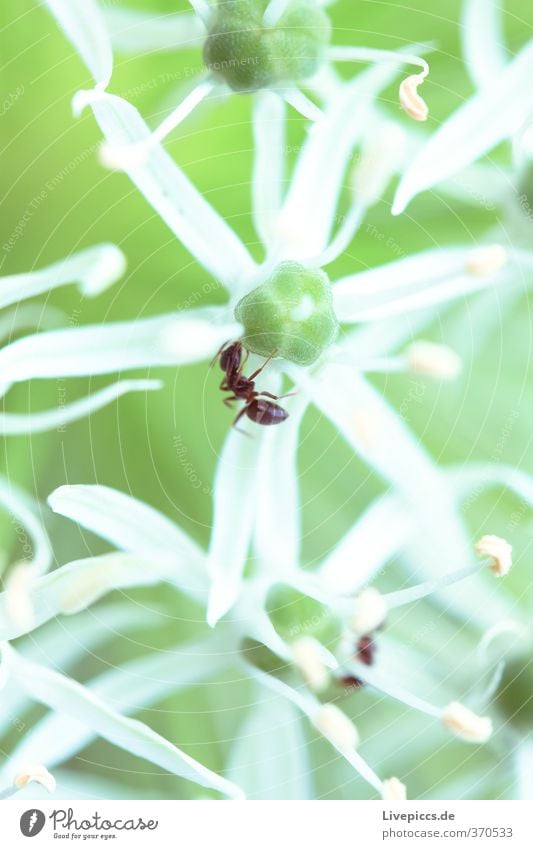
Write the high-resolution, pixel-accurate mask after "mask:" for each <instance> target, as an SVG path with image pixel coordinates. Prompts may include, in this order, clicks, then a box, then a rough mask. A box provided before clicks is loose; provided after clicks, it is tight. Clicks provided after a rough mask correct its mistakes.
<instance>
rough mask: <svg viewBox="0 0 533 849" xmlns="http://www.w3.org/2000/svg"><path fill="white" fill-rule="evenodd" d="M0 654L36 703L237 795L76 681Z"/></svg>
mask: <svg viewBox="0 0 533 849" xmlns="http://www.w3.org/2000/svg"><path fill="white" fill-rule="evenodd" d="M3 654H4V655H6V656H7V661H8V663H9V667H10V673H11V676H12V677H13V678H14V680H15V681H17V683H18V684H19V686H20V687H22V688H23V689H24V690H25V691H26V692H27V693H28V694H29V695H30V696H32V698H34V699H35V700H36V701H39V702H41V703H42V704H45V705H47V706H48V707H49V708H51V709H52V710H56V711H58V712H59V713H61V714H66V715H67V716H73V717H75V718H76V719H77V720H79V721H81V722H83V723H84V724H86V725H88V726H89V727H90V728H93V729H94V730H95V731H96V732H97V733H98V734H99V735H100V736H101V737H103V738H104V739H106V740H108V741H109V742H110V743H112V744H113V745H115V746H118V747H119V748H122V749H125V750H126V751H127V752H130V753H132V754H134V755H137V756H138V757H141V758H144V759H145V760H148V761H150V762H152V763H155V764H157V765H158V766H160V767H162V768H163V769H164V770H168V772H170V773H173V774H175V775H180V776H182V777H184V778H187V779H188V780H189V781H193V782H195V783H197V784H201V785H202V786H204V787H209V788H212V789H214V790H217V791H219V792H220V793H222V794H224V795H226V796H230V797H231V798H241V797H242V796H243V794H242V791H241V790H240V788H238V787H237V786H236V785H235V784H233V783H232V782H230V781H227V780H226V779H224V778H222V777H221V776H219V775H217V774H216V773H214V772H212V771H211V770H210V769H207V767H205V766H203V765H202V764H201V763H199V762H198V761H196V760H194V758H191V757H190V756H189V755H187V754H185V752H182V751H181V750H180V749H178V748H177V747H176V746H174V745H173V744H172V743H171V742H170V741H169V740H166V739H165V738H164V737H161V736H160V735H159V734H157V733H156V732H155V731H152V729H151V728H149V727H148V726H147V725H145V724H144V723H143V722H139V721H138V720H134V719H129V718H126V717H123V716H121V715H120V714H119V713H117V712H116V711H114V710H113V709H112V708H110V707H109V706H108V705H107V704H106V703H105V702H104V701H102V700H101V699H100V698H99V697H98V696H96V695H94V694H93V693H91V692H90V691H89V690H88V689H87V688H86V687H83V686H82V685H81V684H78V682H77V681H74V680H73V679H71V678H67V677H66V676H65V675H61V674H60V673H59V672H56V671H55V670H52V669H47V668H46V667H44V666H41V665H39V664H36V663H33V662H32V661H29V660H27V659H25V658H23V657H22V656H21V655H20V654H18V653H16V652H15V651H14V650H13V649H12V648H11V647H7V646H4V648H3Z"/></svg>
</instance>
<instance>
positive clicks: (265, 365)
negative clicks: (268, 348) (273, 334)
mask: <svg viewBox="0 0 533 849" xmlns="http://www.w3.org/2000/svg"><path fill="white" fill-rule="evenodd" d="M277 353H278V349H277V348H274V350H273V351H272V353H271V354H270V356H269V357H268V359H267V360H265V362H264V363H263V365H262V366H260V368H258V369H257V370H256V371H254V373H253V374H251V375H250V377H249V378H248V380H255V378H256V377H257V375H258V374H261V372H262V371H263V369H264V368H266V367H267V365H268V364H269V362H270V360H272V359H274V357H275V356H276V354H277Z"/></svg>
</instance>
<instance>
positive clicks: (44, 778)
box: [13, 764, 56, 793]
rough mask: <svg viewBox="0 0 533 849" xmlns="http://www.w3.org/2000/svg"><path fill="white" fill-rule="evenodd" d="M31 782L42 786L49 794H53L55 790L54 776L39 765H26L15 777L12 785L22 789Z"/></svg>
mask: <svg viewBox="0 0 533 849" xmlns="http://www.w3.org/2000/svg"><path fill="white" fill-rule="evenodd" d="M31 781H36V782H37V783H38V784H42V786H43V787H45V788H46V790H48V792H49V793H53V792H54V790H55V789H56V780H55V778H54V776H53V775H52V774H51V773H50V772H48V770H47V769H46V767H44V766H42V765H41V764H28V765H27V766H25V767H24V769H22V770H21V771H20V772H18V773H17V774H16V775H15V777H14V779H13V785H14V786H15V787H18V788H19V789H22V788H23V787H26V785H27V784H29V783H30V782H31Z"/></svg>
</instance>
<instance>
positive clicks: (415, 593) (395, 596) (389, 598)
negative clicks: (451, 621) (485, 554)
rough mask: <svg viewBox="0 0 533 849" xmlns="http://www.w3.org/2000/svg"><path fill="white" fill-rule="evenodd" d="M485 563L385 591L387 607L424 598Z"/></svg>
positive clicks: (457, 580)
mask: <svg viewBox="0 0 533 849" xmlns="http://www.w3.org/2000/svg"><path fill="white" fill-rule="evenodd" d="M485 565H486V562H485V563H477V562H476V563H470V564H469V565H468V566H464V567H463V568H462V569H457V571H455V572H450V573H449V574H448V575H443V576H442V578H438V579H437V580H435V581H424V582H423V583H422V584H416V586H414V587H407V589H405V590H396V592H392V593H386V595H385V597H384V598H385V602H386V605H387V607H388V608H389V609H392V608H394V607H401V606H402V605H404V604H411V602H413V601H419V600H420V599H421V598H426V597H427V596H429V595H432V594H433V593H436V592H439V590H443V589H445V588H446V587H449V586H451V585H452V584H456V583H458V582H459V581H463V580H464V579H465V578H469V577H470V576H471V575H475V574H476V572H480V571H481V570H482V569H483V568H484V566H485Z"/></svg>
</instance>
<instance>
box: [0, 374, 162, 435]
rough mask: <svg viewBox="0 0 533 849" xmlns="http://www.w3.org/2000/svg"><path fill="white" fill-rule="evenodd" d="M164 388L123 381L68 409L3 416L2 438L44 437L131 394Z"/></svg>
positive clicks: (145, 382)
mask: <svg viewBox="0 0 533 849" xmlns="http://www.w3.org/2000/svg"><path fill="white" fill-rule="evenodd" d="M162 385H163V384H162V383H161V381H159V380H121V381H118V382H117V383H113V384H112V385H111V386H106V387H105V389H101V390H99V391H98V392H94V393H93V394H92V395H88V396H87V397H86V398H82V399H80V400H79V401H73V402H72V404H67V405H65V406H64V407H56V408H54V409H53V410H47V411H46V412H41V413H28V414H18V413H0V434H1V435H2V436H13V435H15V434H17V435H18V434H22V433H42V432H43V431H46V430H53V429H54V428H62V427H63V426H64V425H66V424H68V423H69V422H74V421H77V420H78V419H82V418H84V417H85V416H89V415H90V414H91V413H93V412H94V411H95V410H101V409H102V407H105V406H106V405H107V404H111V403H112V402H113V401H116V399H117V398H120V397H121V396H122V395H126V394H127V393H128V392H151V391H153V390H155V389H160V388H161V386H162Z"/></svg>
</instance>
